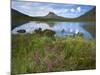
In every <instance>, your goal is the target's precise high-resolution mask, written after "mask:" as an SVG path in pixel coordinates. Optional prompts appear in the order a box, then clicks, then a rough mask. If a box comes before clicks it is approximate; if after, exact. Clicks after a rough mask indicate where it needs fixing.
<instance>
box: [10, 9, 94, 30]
mask: <svg viewBox="0 0 100 75" xmlns="http://www.w3.org/2000/svg"><path fill="white" fill-rule="evenodd" d="M11 19H12V21H11V23H12V29H13V28H14V27H17V26H19V25H21V24H24V23H27V22H29V21H96V8H94V9H92V10H91V11H89V12H87V13H86V14H84V15H82V16H80V17H78V18H75V19H70V18H64V17H61V16H58V15H56V14H55V13H53V12H49V13H48V15H46V16H43V17H30V16H28V15H25V14H23V13H21V12H19V11H17V10H14V9H11Z"/></svg>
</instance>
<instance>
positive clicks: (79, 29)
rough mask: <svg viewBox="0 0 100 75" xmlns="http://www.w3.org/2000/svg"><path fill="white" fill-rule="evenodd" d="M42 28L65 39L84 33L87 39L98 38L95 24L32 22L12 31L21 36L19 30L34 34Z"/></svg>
mask: <svg viewBox="0 0 100 75" xmlns="http://www.w3.org/2000/svg"><path fill="white" fill-rule="evenodd" d="M38 28H42V30H45V29H50V30H53V31H55V32H56V35H55V36H60V37H64V36H67V35H73V34H77V33H82V34H83V35H84V37H85V38H89V39H91V38H94V39H95V37H96V35H95V34H96V33H95V31H96V25H95V22H41V21H30V22H28V23H25V24H22V25H20V26H18V27H15V28H14V29H13V30H12V34H19V33H18V32H17V31H18V30H22V29H24V30H26V33H33V32H34V30H35V29H38Z"/></svg>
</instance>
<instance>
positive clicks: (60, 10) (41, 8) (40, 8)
mask: <svg viewBox="0 0 100 75" xmlns="http://www.w3.org/2000/svg"><path fill="white" fill-rule="evenodd" d="M12 8H13V9H15V10H17V11H19V12H21V13H23V14H26V15H28V16H31V17H38V16H46V15H48V14H49V12H53V13H55V14H56V15H58V16H61V17H65V18H77V17H80V16H81V15H84V14H85V13H86V12H88V11H90V10H91V9H93V8H94V6H90V5H75V4H59V3H46V2H31V1H29V2H28V1H12Z"/></svg>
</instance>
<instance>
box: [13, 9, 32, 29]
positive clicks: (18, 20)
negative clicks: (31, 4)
mask: <svg viewBox="0 0 100 75" xmlns="http://www.w3.org/2000/svg"><path fill="white" fill-rule="evenodd" d="M30 20H31V18H30V17H29V16H27V15H25V14H23V13H20V12H19V11H17V10H14V9H11V24H12V28H11V29H13V28H14V27H17V26H19V25H21V24H24V23H27V22H28V21H30Z"/></svg>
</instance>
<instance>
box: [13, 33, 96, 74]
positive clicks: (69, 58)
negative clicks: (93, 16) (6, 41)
mask: <svg viewBox="0 0 100 75" xmlns="http://www.w3.org/2000/svg"><path fill="white" fill-rule="evenodd" d="M11 56H12V61H11V69H12V71H11V73H12V74H19V73H39V72H54V71H73V70H87V69H95V68H96V59H95V58H96V42H95V40H85V39H84V38H82V37H79V36H77V37H66V38H59V37H56V38H55V37H47V36H40V35H33V34H27V35H12V55H11Z"/></svg>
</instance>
